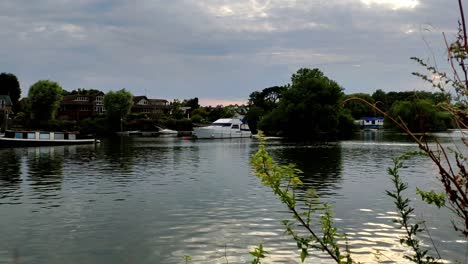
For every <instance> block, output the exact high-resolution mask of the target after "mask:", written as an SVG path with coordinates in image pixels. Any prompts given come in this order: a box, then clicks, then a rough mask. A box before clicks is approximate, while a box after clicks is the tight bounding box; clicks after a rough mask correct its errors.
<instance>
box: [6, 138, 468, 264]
mask: <svg viewBox="0 0 468 264" xmlns="http://www.w3.org/2000/svg"><path fill="white" fill-rule="evenodd" d="M442 136H443V137H444V142H446V143H444V144H447V145H451V144H453V143H452V141H454V140H455V141H457V140H459V138H458V136H457V135H454V134H442ZM257 149H258V141H256V140H255V139H235V140H234V139H233V140H205V141H202V140H199V141H192V140H186V139H182V138H117V139H109V140H103V142H102V143H101V144H99V145H97V146H65V147H63V146H62V147H41V148H18V149H1V150H0V263H185V261H184V256H190V257H191V259H192V262H191V263H250V261H251V259H252V258H251V256H250V255H249V251H251V250H252V249H253V248H254V247H255V246H257V245H259V244H260V243H261V244H263V245H264V247H265V249H266V250H267V251H268V252H269V254H268V258H266V259H265V261H264V262H265V263H300V258H299V252H298V251H297V248H296V244H295V242H294V241H293V240H292V239H291V238H290V237H289V236H288V235H286V234H284V227H283V226H282V224H281V220H284V219H291V215H290V213H289V212H288V211H287V210H286V208H285V207H284V206H283V205H282V204H281V203H280V202H279V201H278V199H277V198H276V197H275V196H274V194H273V193H272V191H271V190H270V189H268V188H267V187H265V186H263V185H262V184H261V183H260V182H259V180H258V179H257V178H256V177H255V176H253V175H252V173H251V170H252V169H251V167H250V166H249V157H250V156H251V155H252V154H253V153H254V152H255V151H256V150H257ZM267 149H268V151H269V152H270V153H271V155H272V156H273V157H274V159H275V160H276V161H277V162H279V163H281V164H287V163H295V164H297V167H298V168H299V169H301V170H302V171H303V172H304V174H303V178H302V179H303V181H304V183H305V184H304V186H303V187H302V188H301V189H300V190H299V192H306V191H307V190H308V189H310V188H314V189H315V190H316V191H317V193H318V194H319V195H320V196H321V199H322V201H325V202H328V203H330V204H331V205H333V207H334V213H335V221H336V224H337V226H338V227H339V230H340V231H341V232H345V233H347V235H348V238H349V244H350V246H351V249H352V251H353V256H354V258H356V259H358V260H360V261H362V262H365V263H372V262H375V261H376V257H375V255H374V253H376V252H378V251H379V252H381V253H382V255H380V260H381V261H382V262H398V263H400V262H403V260H402V254H403V253H404V252H406V249H405V248H404V247H402V246H401V245H400V244H399V242H398V239H399V237H400V236H401V235H402V234H403V233H402V231H401V230H399V229H398V228H397V226H396V224H395V223H393V222H392V220H393V219H395V217H396V213H395V209H394V206H393V203H392V200H390V199H389V197H388V196H386V195H385V190H389V189H391V188H392V184H391V181H390V177H389V176H388V175H387V174H386V168H387V167H390V166H392V158H393V157H395V156H397V155H400V154H403V153H405V152H407V151H410V150H416V149H417V148H416V145H414V144H413V143H411V142H410V141H408V140H407V139H406V138H405V137H404V136H398V135H393V134H385V133H361V134H359V135H357V136H356V139H354V140H348V141H340V142H330V143H320V144H319V143H307V144H305V143H301V144H298V143H287V142H283V141H273V140H271V141H267ZM405 164H406V165H407V166H406V167H405V168H404V169H402V171H401V174H402V176H403V177H404V180H405V181H407V182H408V183H409V189H408V192H407V193H406V194H407V196H408V197H410V198H411V200H412V202H413V205H414V206H415V207H417V210H416V212H415V215H416V217H417V218H422V219H424V220H426V227H427V229H429V230H430V236H431V237H432V240H433V242H434V244H435V245H436V247H437V249H438V251H439V253H440V255H441V256H442V257H443V258H444V259H445V260H446V261H448V262H453V261H455V260H460V261H461V262H462V263H465V261H466V257H465V255H466V254H467V250H466V249H467V243H466V242H465V240H464V239H463V238H462V237H460V236H458V235H457V233H456V232H454V231H453V228H452V224H451V222H450V219H451V215H450V214H449V213H448V211H447V210H443V209H442V210H438V209H433V208H432V207H429V206H426V205H424V204H423V203H421V202H420V201H419V200H418V199H417V197H416V195H415V188H416V186H419V187H422V188H423V189H440V186H439V183H438V181H437V179H436V175H437V174H436V171H437V170H436V169H435V166H434V165H433V164H432V163H431V162H429V161H428V160H427V159H426V158H424V157H415V158H413V159H411V160H409V161H407V162H406V163H405ZM428 237H429V236H428V235H424V237H423V239H424V243H423V245H424V246H431V245H432V243H431V242H430V241H431V239H429V238H428ZM431 253H432V254H436V253H435V252H434V251H431ZM313 255H314V256H311V257H310V258H309V259H308V260H307V261H306V262H307V263H329V262H330V261H329V259H328V258H327V257H326V256H324V255H323V254H322V253H320V252H315V253H313Z"/></svg>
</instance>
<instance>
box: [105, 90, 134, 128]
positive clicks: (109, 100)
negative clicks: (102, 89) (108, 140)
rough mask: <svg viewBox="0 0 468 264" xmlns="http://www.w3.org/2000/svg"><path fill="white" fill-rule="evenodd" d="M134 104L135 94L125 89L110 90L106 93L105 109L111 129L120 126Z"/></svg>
mask: <svg viewBox="0 0 468 264" xmlns="http://www.w3.org/2000/svg"><path fill="white" fill-rule="evenodd" d="M132 105H133V95H132V94H131V93H130V92H129V91H127V90H125V89H122V90H119V91H117V92H114V91H109V92H108V93H107V94H106V95H104V109H106V117H107V120H108V121H109V125H110V127H111V129H113V130H117V129H118V128H119V126H120V125H121V124H122V122H123V120H124V119H125V118H126V117H127V115H128V114H129V113H130V109H131V108H132ZM120 128H121V127H120ZM121 129H122V128H121Z"/></svg>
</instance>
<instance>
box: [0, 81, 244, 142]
mask: <svg viewBox="0 0 468 264" xmlns="http://www.w3.org/2000/svg"><path fill="white" fill-rule="evenodd" d="M100 93H101V91H100V90H97V89H85V88H78V89H76V90H72V91H67V90H65V89H63V88H62V86H61V85H60V84H59V83H57V82H54V81H50V80H39V81H37V82H36V83H34V84H33V85H32V86H31V87H30V88H29V92H28V94H27V96H26V97H24V98H22V99H21V100H20V98H21V88H20V83H19V81H18V78H17V77H16V76H15V75H14V74H12V73H1V74H0V95H9V96H10V98H11V100H12V103H13V111H12V114H11V115H10V118H11V120H10V123H12V124H11V125H12V126H15V127H17V128H25V129H46V130H78V131H81V132H83V133H86V134H89V133H92V134H101V135H108V134H113V133H114V132H116V131H120V130H148V131H154V130H155V129H157V127H167V128H170V129H175V130H192V127H193V125H194V124H195V125H203V124H207V123H211V122H213V121H215V120H217V119H219V118H228V117H232V116H234V115H235V114H236V113H238V110H239V108H238V107H237V106H226V107H225V106H222V105H218V106H207V107H203V106H201V105H200V104H199V101H198V98H197V97H195V98H190V99H185V100H178V99H175V100H174V101H173V102H171V103H170V105H169V107H168V109H167V111H165V112H163V113H160V114H158V116H157V117H156V118H151V119H150V118H148V116H147V114H145V113H132V112H131V111H130V109H131V108H132V106H133V97H134V96H133V94H132V93H131V92H130V91H128V90H126V89H122V90H119V91H109V92H107V93H106V94H105V95H104V101H103V103H104V109H105V112H104V113H103V114H98V115H95V116H92V117H90V118H87V119H84V120H80V121H73V120H72V121H67V120H57V113H58V111H59V107H60V104H61V102H62V100H63V98H64V96H68V95H84V96H89V95H96V94H100ZM241 112H242V111H241ZM244 114H245V113H244ZM4 123H5V115H4V113H0V124H4ZM11 125H10V127H11ZM2 128H3V127H2Z"/></svg>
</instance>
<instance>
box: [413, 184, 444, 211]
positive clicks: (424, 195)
mask: <svg viewBox="0 0 468 264" xmlns="http://www.w3.org/2000/svg"><path fill="white" fill-rule="evenodd" d="M416 193H417V194H419V195H420V196H421V199H422V200H423V201H425V202H426V203H428V204H434V205H435V206H437V207H438V208H441V207H442V206H444V205H445V193H439V194H437V193H436V192H434V191H430V192H427V191H423V190H421V189H419V188H416Z"/></svg>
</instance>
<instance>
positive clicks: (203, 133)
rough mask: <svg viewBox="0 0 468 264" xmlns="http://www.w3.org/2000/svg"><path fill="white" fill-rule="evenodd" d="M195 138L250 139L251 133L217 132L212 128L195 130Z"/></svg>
mask: <svg viewBox="0 0 468 264" xmlns="http://www.w3.org/2000/svg"><path fill="white" fill-rule="evenodd" d="M193 136H194V137H196V138H198V139H216V138H250V137H251V136H252V133H251V132H250V131H242V130H237V131H232V130H227V129H226V130H221V129H220V130H217V129H211V128H194V130H193Z"/></svg>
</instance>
